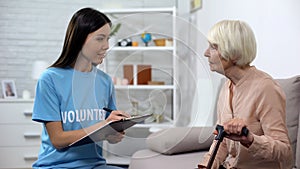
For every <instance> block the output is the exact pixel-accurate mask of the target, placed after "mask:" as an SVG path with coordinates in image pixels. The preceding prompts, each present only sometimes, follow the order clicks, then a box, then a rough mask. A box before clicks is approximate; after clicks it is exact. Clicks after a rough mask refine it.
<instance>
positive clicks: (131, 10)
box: [101, 7, 175, 14]
mask: <svg viewBox="0 0 300 169" xmlns="http://www.w3.org/2000/svg"><path fill="white" fill-rule="evenodd" d="M174 8H175V7H174ZM174 8H126V9H110V10H105V9H104V10H101V12H103V13H105V14H126V13H128V14H129V13H149V12H168V13H171V12H173V11H174Z"/></svg>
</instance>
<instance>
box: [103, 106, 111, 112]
mask: <svg viewBox="0 0 300 169" xmlns="http://www.w3.org/2000/svg"><path fill="white" fill-rule="evenodd" d="M103 110H105V111H107V112H110V113H111V112H112V111H113V110H112V109H110V108H107V107H103Z"/></svg>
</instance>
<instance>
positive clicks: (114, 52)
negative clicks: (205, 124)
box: [101, 7, 177, 165]
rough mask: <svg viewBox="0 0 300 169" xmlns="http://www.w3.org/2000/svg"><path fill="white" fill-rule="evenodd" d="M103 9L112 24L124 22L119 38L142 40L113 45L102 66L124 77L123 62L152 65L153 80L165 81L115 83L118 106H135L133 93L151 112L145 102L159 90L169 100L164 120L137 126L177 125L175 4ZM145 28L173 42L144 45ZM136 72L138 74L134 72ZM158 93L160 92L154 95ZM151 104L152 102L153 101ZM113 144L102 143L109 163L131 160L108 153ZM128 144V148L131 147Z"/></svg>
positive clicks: (127, 162) (153, 37)
mask: <svg viewBox="0 0 300 169" xmlns="http://www.w3.org/2000/svg"><path fill="white" fill-rule="evenodd" d="M102 11H103V12H104V13H105V14H107V15H108V16H109V17H110V18H111V19H112V21H113V25H114V24H117V23H121V28H120V30H119V32H118V33H117V37H116V38H117V39H125V38H131V39H132V41H139V46H127V47H119V46H117V45H114V46H110V49H109V50H108V53H107V56H106V59H105V60H104V63H103V64H102V67H101V69H103V70H104V71H105V72H106V73H108V74H109V75H110V76H112V77H117V78H123V65H126V64H132V65H138V64H146V65H151V69H152V80H154V81H164V82H165V84H164V85H138V84H136V80H135V83H134V84H133V85H120V84H116V85H115V89H116V96H117V107H118V109H121V110H125V111H128V112H131V110H133V107H132V105H131V102H130V100H131V99H132V97H134V99H133V100H137V102H139V106H141V107H142V108H141V109H143V110H141V112H142V113H141V114H143V113H145V112H151V110H147V109H148V108H147V106H145V105H142V104H143V103H144V102H147V99H149V97H150V95H151V92H159V93H160V94H161V97H162V98H160V99H165V100H164V101H166V105H164V106H165V107H164V112H163V114H164V120H163V121H162V122H159V123H157V122H152V123H145V124H138V125H135V126H134V128H139V129H145V130H146V131H148V132H149V129H150V128H156V129H157V128H166V127H172V126H174V125H175V121H176V117H177V115H176V112H177V110H176V99H177V93H176V91H177V86H176V79H177V72H176V69H175V68H176V53H177V52H176V50H177V49H176V38H175V33H176V30H175V29H176V27H175V25H176V23H175V21H176V7H171V8H134V9H114V10H102ZM144 32H147V33H151V35H152V39H155V38H168V39H170V38H171V39H172V40H173V45H172V46H155V45H154V43H153V42H152V43H150V44H149V45H148V46H144V44H143V43H142V41H141V38H140V35H141V34H142V33H144ZM133 76H134V77H135V78H136V75H135V74H134V75H133ZM135 97H136V98H135ZM155 97H159V96H157V95H155ZM145 100H146V101H145ZM148 105H150V106H151V103H150V104H148ZM143 106H144V107H143ZM149 109H151V108H149ZM153 113H155V112H153ZM150 131H151V130H150ZM125 139H126V137H125ZM122 142H123V141H122ZM125 142H126V141H125ZM110 146H113V145H109V144H107V143H104V147H103V148H104V149H105V150H108V152H104V153H103V155H104V157H105V158H106V159H107V162H108V163H109V164H119V165H126V164H129V160H130V156H127V157H126V156H116V155H112V154H110V153H109V149H110ZM126 148H127V149H129V147H126ZM132 148H134V147H130V149H132ZM131 151H132V150H131Z"/></svg>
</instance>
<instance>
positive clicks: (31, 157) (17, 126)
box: [0, 99, 42, 168]
mask: <svg viewBox="0 0 300 169" xmlns="http://www.w3.org/2000/svg"><path fill="white" fill-rule="evenodd" d="M32 108H33V100H22V99H16V100H0V113H1V118H0V135H1V139H0V152H1V153H0V159H1V163H0V168H31V165H32V163H33V162H34V161H35V160H37V156H38V152H39V146H40V134H41V130H42V128H41V125H40V124H39V123H35V122H33V121H32V120H31V115H32Z"/></svg>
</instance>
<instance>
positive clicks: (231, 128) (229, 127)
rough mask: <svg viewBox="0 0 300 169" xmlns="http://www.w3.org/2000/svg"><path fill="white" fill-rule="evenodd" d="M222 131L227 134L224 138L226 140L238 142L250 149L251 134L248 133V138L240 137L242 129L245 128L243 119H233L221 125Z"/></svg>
mask: <svg viewBox="0 0 300 169" xmlns="http://www.w3.org/2000/svg"><path fill="white" fill-rule="evenodd" d="M223 126H224V131H225V132H226V133H227V135H226V136H225V137H226V138H228V139H231V140H234V141H239V142H240V143H241V144H242V145H244V146H246V147H250V145H251V144H252V142H253V140H254V137H253V134H252V133H251V132H250V131H249V133H248V136H244V135H241V133H242V128H243V127H247V125H246V123H245V121H244V120H243V119H239V118H234V119H231V120H229V121H227V122H225V123H224V124H223Z"/></svg>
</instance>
